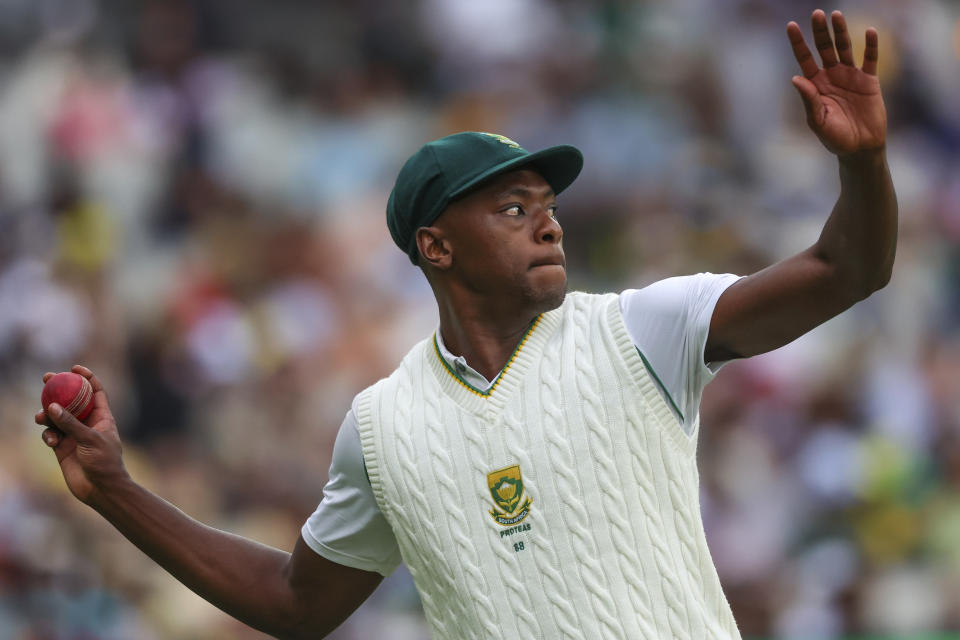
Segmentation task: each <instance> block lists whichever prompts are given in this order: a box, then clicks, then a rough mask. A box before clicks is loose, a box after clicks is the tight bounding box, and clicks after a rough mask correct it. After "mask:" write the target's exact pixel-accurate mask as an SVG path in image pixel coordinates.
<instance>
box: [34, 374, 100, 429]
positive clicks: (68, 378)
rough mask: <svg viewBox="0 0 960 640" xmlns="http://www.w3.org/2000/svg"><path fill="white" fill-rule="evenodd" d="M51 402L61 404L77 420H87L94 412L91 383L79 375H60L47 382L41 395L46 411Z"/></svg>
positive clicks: (41, 401)
mask: <svg viewBox="0 0 960 640" xmlns="http://www.w3.org/2000/svg"><path fill="white" fill-rule="evenodd" d="M51 402H56V403H57V404H59V405H60V406H61V407H63V409H64V411H67V412H69V413H71V414H73V416H74V417H76V418H77V420H81V421H82V420H85V419H86V417H87V416H89V415H90V412H91V411H93V387H91V386H90V381H89V380H87V379H86V378H84V377H83V376H82V375H80V374H79V373H71V372H69V371H65V372H63V373H58V374H56V375H54V376H53V377H52V378H50V379H49V380H47V383H46V384H45V385H43V392H42V393H41V394H40V403H41V405H42V406H43V409H44V411H46V410H47V407H49V406H50V403H51Z"/></svg>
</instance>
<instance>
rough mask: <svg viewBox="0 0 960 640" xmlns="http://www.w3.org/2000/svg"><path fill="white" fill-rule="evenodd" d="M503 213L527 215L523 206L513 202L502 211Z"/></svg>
mask: <svg viewBox="0 0 960 640" xmlns="http://www.w3.org/2000/svg"><path fill="white" fill-rule="evenodd" d="M502 213H505V214H507V215H508V216H522V215H525V213H524V211H523V207H521V206H520V205H518V204H512V205H510V206H509V207H507V208H506V209H504V210H503V211H502Z"/></svg>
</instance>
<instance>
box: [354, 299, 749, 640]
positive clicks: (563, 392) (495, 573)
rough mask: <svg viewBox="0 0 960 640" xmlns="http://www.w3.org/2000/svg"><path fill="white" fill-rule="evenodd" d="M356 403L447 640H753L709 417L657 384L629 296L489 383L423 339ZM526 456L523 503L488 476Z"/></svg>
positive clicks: (543, 324)
mask: <svg viewBox="0 0 960 640" xmlns="http://www.w3.org/2000/svg"><path fill="white" fill-rule="evenodd" d="M678 357H679V354H678ZM357 413H358V415H357V418H358V422H359V431H360V440H361V443H362V445H363V455H364V460H365V462H366V466H367V473H368V476H369V478H370V484H371V486H372V487H373V492H374V495H375V496H376V499H377V503H378V505H379V507H380V509H381V511H382V512H383V513H384V515H385V516H386V518H387V520H388V521H389V522H390V525H391V526H392V528H393V531H394V534H395V535H396V536H397V540H398V542H399V544H400V550H401V553H402V554H403V558H404V561H405V562H406V564H407V566H408V567H409V569H410V572H411V574H412V575H413V579H414V581H415V582H416V585H417V588H418V590H419V591H420V595H421V598H422V600H423V607H424V612H425V614H426V617H427V620H428V621H429V623H430V625H431V628H432V630H433V634H434V638H436V639H437V640H461V639H464V638H477V639H484V640H486V639H490V640H493V639H498V640H499V639H500V638H503V637H522V638H530V639H533V638H542V639H550V640H553V639H555V638H583V639H591V640H593V639H595V638H631V639H632V638H644V639H649V640H660V639H670V638H677V639H682V638H688V639H691V640H700V639H702V638H710V639H728V638H739V637H740V635H739V632H738V631H737V627H736V624H735V623H734V620H733V615H732V614H731V612H730V607H729V605H728V604H727V601H726V599H725V598H724V596H723V592H722V590H721V588H720V581H719V578H718V577H717V572H716V570H715V568H714V566H713V562H712V560H711V558H710V552H709V550H708V549H707V544H706V539H705V537H704V533H703V523H702V521H701V519H700V505H699V498H698V495H699V492H698V483H699V478H698V474H697V468H696V459H695V456H696V431H695V432H694V434H693V435H692V436H688V435H687V434H685V433H684V431H683V429H682V427H681V426H680V425H679V424H678V423H677V421H676V419H675V418H674V417H673V415H672V413H671V412H670V409H669V407H668V406H667V404H666V402H665V401H664V400H663V398H662V397H661V396H660V394H659V393H658V392H657V389H656V387H655V385H654V382H653V380H652V379H651V377H650V374H649V373H648V372H647V370H646V367H645V365H644V363H643V360H642V358H641V357H640V355H639V354H638V353H637V350H636V348H635V347H634V345H633V344H632V342H631V341H630V337H629V335H628V334H627V330H626V327H625V326H624V324H623V319H622V317H621V315H620V309H619V304H618V300H617V296H616V295H615V294H608V295H602V296H598V295H590V294H584V293H571V294H569V295H568V296H567V299H566V300H565V302H564V303H563V305H562V306H561V307H560V308H559V309H556V310H554V311H550V312H548V313H545V314H543V315H542V316H541V317H540V318H539V320H538V321H537V322H536V323H535V324H534V325H533V327H532V328H531V330H530V331H529V333H528V334H527V336H526V337H525V339H524V340H523V341H522V343H521V346H520V347H519V349H518V350H517V352H516V353H515V354H514V356H513V357H512V359H511V360H510V362H509V364H508V366H507V367H506V369H505V371H504V373H503V374H502V376H501V378H500V380H499V382H498V384H497V385H496V387H494V389H493V390H492V391H491V392H489V393H488V394H483V393H478V392H477V391H476V390H474V389H472V388H470V387H468V386H466V385H464V384H463V383H462V381H460V380H458V379H457V378H456V377H455V375H454V374H453V373H452V372H451V371H450V370H449V369H447V368H446V367H445V366H444V365H443V363H442V362H440V360H439V359H438V355H437V353H436V350H435V349H434V346H433V340H432V338H431V339H428V340H424V341H423V342H421V343H419V344H417V345H416V346H415V347H414V348H413V349H412V350H411V351H410V353H409V354H408V355H407V356H406V357H405V358H404V360H403V363H402V364H401V366H400V367H399V368H398V369H397V370H396V371H395V372H394V373H393V374H392V375H391V376H390V377H389V378H386V379H384V380H381V381H380V382H378V383H377V384H375V385H374V386H372V387H370V388H369V389H367V390H365V391H364V392H363V393H362V394H361V395H360V397H359V402H358V412H357ZM515 466H518V467H519V473H520V475H521V481H522V494H521V495H520V499H519V500H517V501H514V502H513V503H511V504H510V507H511V508H513V509H514V511H508V510H507V507H504V506H503V505H502V504H500V505H498V504H497V503H496V502H495V501H494V498H493V492H492V490H491V486H490V482H488V474H491V473H493V472H498V471H501V470H505V469H508V468H511V467H515ZM491 482H492V481H491ZM508 493H509V487H508ZM527 500H529V501H530V502H529V504H527V502H526V501H527ZM525 504H527V506H526V514H525V515H524V512H525V509H524V505H525ZM494 515H499V516H500V520H502V521H506V520H510V521H511V522H509V523H508V524H501V522H500V521H498V520H497V519H495V518H494Z"/></svg>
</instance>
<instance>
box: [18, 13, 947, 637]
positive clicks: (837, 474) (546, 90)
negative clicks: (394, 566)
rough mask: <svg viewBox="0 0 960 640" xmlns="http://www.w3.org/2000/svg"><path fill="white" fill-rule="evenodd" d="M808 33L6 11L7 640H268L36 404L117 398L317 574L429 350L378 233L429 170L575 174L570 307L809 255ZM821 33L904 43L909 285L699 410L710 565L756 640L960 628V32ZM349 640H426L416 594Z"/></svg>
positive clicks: (214, 505) (425, 293)
mask: <svg viewBox="0 0 960 640" xmlns="http://www.w3.org/2000/svg"><path fill="white" fill-rule="evenodd" d="M815 6H816V5H814V4H813V3H811V2H807V1H799V0H798V1H792V2H791V1H776V2H774V1H773V0H768V1H760V0H752V1H751V0H724V1H716V2H713V1H707V0H673V1H670V2H668V1H666V0H657V1H654V0H650V1H647V2H629V1H626V0H620V1H618V0H606V1H601V0H594V1H578V2H575V1H573V0H569V1H556V2H553V1H548V0H484V1H483V2H476V1H475V0H418V1H416V2H378V1H376V0H353V1H352V2H349V3H341V2H332V1H326V2H320V1H317V2H293V1H290V0H287V1H282V2H270V3H265V2H254V1H253V0H232V1H228V0H216V1H213V0H211V1H209V2H202V3H189V2H176V1H171V2H133V3H131V2H123V1H121V0H99V1H98V0H3V2H0V415H2V419H0V436H2V442H3V444H2V446H0V637H3V638H14V639H17V640H27V639H29V640H48V639H51V640H54V639H55V640H61V639H62V640H80V639H90V638H102V639H117V640H120V639H131V638H137V639H142V640H150V639H153V638H157V639H182V640H186V639H194V638H195V639H201V638H203V639H210V638H213V639H217V638H223V639H227V638H230V639H243V638H261V637H263V636H261V635H260V634H258V633H255V632H252V631H249V630H246V628H245V627H242V626H241V625H239V624H238V623H235V622H232V621H231V620H230V619H229V618H227V617H226V616H224V615H223V614H221V613H219V612H218V611H217V610H215V609H214V608H213V607H211V606H209V605H207V604H205V603H204V602H202V601H201V600H199V599H198V598H196V597H195V596H193V595H192V594H190V593H189V592H188V591H187V590H186V589H184V588H182V587H180V586H179V585H178V584H177V583H175V582H174V581H173V580H172V579H171V578H169V577H168V576H167V575H166V574H165V573H163V572H162V571H161V570H160V569H158V568H156V567H155V566H154V565H153V564H152V563H151V562H150V561H149V560H148V559H146V558H145V557H144V556H143V555H141V554H140V553H139V552H138V551H136V550H135V549H134V548H133V547H132V546H130V545H129V544H127V543H126V541H124V540H123V539H122V538H121V537H120V536H119V534H117V533H116V532H115V531H114V530H113V529H112V528H110V527H109V525H107V524H105V523H104V522H102V521H101V520H100V519H99V518H98V517H97V516H96V515H95V514H94V513H93V512H92V511H91V510H89V509H87V508H85V507H83V506H82V505H80V504H79V503H77V502H75V501H74V500H73V499H72V498H71V497H70V496H69V494H68V492H67V490H66V489H65V488H64V485H63V482H62V479H61V478H60V476H59V472H58V469H57V467H56V465H55V462H54V458H53V456H52V455H51V454H50V452H49V451H48V450H46V448H45V447H44V446H43V445H42V443H41V442H40V438H39V430H38V429H37V428H36V427H35V426H34V425H33V424H32V420H31V416H32V413H33V412H34V411H35V410H36V408H37V405H38V398H39V393H40V386H41V383H40V375H41V374H42V373H43V372H44V371H46V370H55V371H56V370H63V369H66V368H68V367H69V366H70V365H71V364H72V363H74V362H84V363H86V364H88V365H89V366H91V367H92V368H93V369H94V370H96V371H97V372H98V373H99V374H100V376H101V377H102V379H103V380H104V382H105V383H106V385H107V387H108V389H109V390H110V393H111V397H112V401H113V404H114V408H115V410H116V413H117V416H118V419H119V422H120V426H121V433H122V435H123V437H124V438H125V441H126V445H125V446H126V459H127V464H128V466H129V468H130V470H131V471H132V472H133V474H134V476H135V477H136V478H137V479H138V480H140V481H142V482H143V483H144V484H145V485H146V486H148V487H150V488H151V489H153V490H155V491H157V492H158V493H159V494H160V495H162V496H164V497H166V498H168V499H169V500H171V501H172V502H174V503H175V504H177V505H179V506H180V507H182V508H183V509H184V510H185V511H186V512H188V513H189V514H191V515H193V516H195V517H197V518H198V519H200V520H202V521H204V522H207V523H210V524H213V525H215V526H218V527H222V528H225V529H228V530H231V531H234V532H238V533H241V534H244V535H247V536H251V537H253V538H256V539H259V540H261V541H264V542H267V543H271V544H274V545H277V546H280V547H283V548H287V549H289V548H291V547H292V544H293V542H294V540H295V539H296V536H297V535H298V528H299V526H300V524H301V523H302V522H303V520H304V518H305V517H306V516H307V515H308V514H309V513H310V512H311V511H312V510H313V508H314V507H315V505H316V503H317V501H318V500H319V499H320V497H321V488H322V486H323V484H324V482H325V480H326V475H327V467H328V464H329V461H330V454H331V449H332V445H333V441H334V437H335V435H336V431H337V428H338V426H339V424H340V421H341V419H342V417H343V414H344V412H345V411H346V410H347V408H348V407H349V404H350V400H351V398H352V396H353V395H354V394H355V393H356V392H357V391H359V390H360V389H362V388H363V387H365V386H366V385H368V384H369V383H371V382H373V381H374V380H376V379H377V378H379V377H381V376H383V375H385V374H386V373H388V372H389V371H391V370H392V368H393V367H394V365H395V363H396V362H397V361H398V359H399V358H400V356H401V355H402V354H403V353H404V352H405V351H406V350H407V348H408V347H409V345H411V344H412V343H413V341H415V340H416V339H419V338H420V337H421V336H423V335H424V334H425V333H426V332H428V331H430V330H432V328H433V327H434V323H435V321H436V320H435V312H434V310H433V303H432V297H431V295H430V291H429V289H428V288H427V286H426V285H425V284H424V282H423V281H422V279H421V277H420V275H419V273H418V271H417V270H415V269H414V268H412V267H411V266H410V264H409V263H408V262H407V259H406V257H405V256H404V255H403V253H402V252H400V251H398V250H397V249H396V248H395V247H394V246H393V244H392V243H391V241H390V238H389V235H388V234H387V231H386V227H385V225H384V214H383V209H384V204H385V201H386V197H387V194H388V192H389V189H390V186H391V184H392V179H393V177H394V176H395V174H396V171H397V170H398V168H399V165H400V164H401V163H402V161H403V160H404V158H405V157H406V156H407V155H408V154H409V153H411V152H412V151H413V150H415V149H416V148H417V147H418V146H419V145H420V144H422V143H423V142H424V141H426V140H428V139H432V138H434V137H438V136H440V135H444V134H446V133H449V132H452V131H456V130H462V129H479V130H488V131H496V132H501V133H504V134H506V135H508V136H511V137H513V138H515V139H517V140H519V141H520V142H521V144H523V145H525V146H527V147H528V148H530V149H535V148H539V147H542V146H545V145H549V144H556V143H566V142H569V143H572V144H576V145H578V146H579V147H580V148H581V149H582V150H583V151H584V154H585V156H586V168H585V170H584V173H583V175H582V177H581V178H580V179H579V180H578V182H577V183H576V184H575V185H574V186H573V187H572V188H571V189H570V190H569V192H567V193H565V194H564V195H563V197H562V198H561V211H560V218H561V220H562V223H563V225H564V229H565V234H566V243H565V244H566V248H567V253H568V261H569V274H570V281H571V286H572V287H574V288H579V289H585V290H591V291H599V290H618V289H622V288H627V287H640V286H643V285H645V284H648V283H650V282H652V281H655V280H657V279H660V278H663V277H666V276H671V275H680V274H686V273H693V272H697V271H703V270H710V271H714V272H725V271H730V272H736V273H749V272H751V271H753V270H755V269H757V268H759V267H761V266H764V265H767V264H768V263H770V262H772V261H774V260H776V259H779V258H782V257H785V256H787V255H789V254H790V253H792V252H794V251H796V250H798V249H800V248H802V247H804V246H806V245H808V244H809V243H811V242H813V240H814V239H815V238H816V235H817V233H818V231H819V229H820V227H821V225H822V224H823V222H824V220H825V219H826V216H827V214H828V212H829V211H830V208H831V207H832V205H833V202H834V200H835V198H836V195H837V193H838V180H837V177H836V173H837V169H836V162H835V161H834V159H833V158H832V157H830V156H829V155H828V154H827V152H826V151H824V150H823V149H822V148H821V147H820V145H819V143H818V142H817V141H816V139H815V138H814V136H813V135H812V134H810V133H809V132H808V131H807V129H806V126H805V123H804V117H803V113H802V109H801V107H800V102H799V99H798V97H797V96H796V94H795V93H794V90H793V89H792V87H791V85H790V77H791V75H793V74H795V73H797V70H796V65H795V63H794V61H793V59H792V57H791V53H790V48H789V46H788V45H787V40H786V37H785V35H784V25H785V23H786V22H787V21H788V20H790V19H796V20H797V21H798V22H800V23H801V25H802V26H803V28H804V30H805V32H806V33H807V34H808V38H809V23H808V16H809V14H810V11H811V10H812V9H813V8H815ZM823 8H824V9H826V10H828V11H829V10H831V9H833V8H840V9H843V10H844V11H845V12H846V13H847V16H848V21H849V23H850V25H851V31H852V32H853V33H855V34H856V38H855V46H856V47H857V51H858V53H857V59H858V61H859V59H860V57H859V51H860V49H861V48H862V33H863V29H864V28H865V27H866V26H868V24H873V25H875V26H877V27H878V28H879V31H880V42H881V65H880V69H881V77H882V82H883V87H884V93H885V97H886V101H887V107H888V111H889V116H890V131H889V138H890V142H889V149H888V151H889V160H890V164H891V167H892V170H893V174H894V180H895V184H896V186H897V190H898V193H899V198H900V212H901V225H900V244H899V251H898V258H897V264H896V268H895V272H894V276H893V280H892V282H891V283H890V285H889V286H888V287H887V289H885V290H884V291H882V292H881V293H879V294H877V295H875V296H874V297H873V298H871V299H870V300H868V301H867V302H865V303H862V304H860V305H858V306H857V307H856V308H855V309H853V310H852V311H850V312H847V313H846V314H844V315H843V316H841V317H840V318H838V319H836V320H834V321H832V322H830V323H828V324H827V325H825V326H823V327H821V328H820V329H818V330H816V331H814V332H813V333H812V334H810V335H808V336H806V337H804V338H803V339H801V340H799V341H798V342H796V343H794V344H792V345H790V346H788V347H786V348H784V349H781V350H779V351H777V352H774V353H772V354H769V355H767V356H764V357H758V358H754V359H752V360H750V361H746V362H740V363H734V364H731V365H729V366H727V367H726V368H725V369H724V370H723V372H722V373H721V375H720V376H719V377H718V378H717V379H716V381H714V382H713V383H712V384H711V385H710V386H709V387H708V388H707V392H706V394H705V397H704V401H703V410H702V425H703V427H702V429H703V430H702V438H701V444H700V458H701V470H702V471H701V473H702V475H701V480H702V503H703V505H702V506H703V513H704V519H705V523H706V528H707V534H708V539H709V542H710V545H711V548H712V550H713V554H714V558H715V560H716V564H717V567H718V570H719V572H720V576H721V579H722V581H723V584H724V586H725V589H726V593H727V595H728V597H729V599H730V602H731V604H732V606H733V609H734V612H735V614H736V618H737V620H738V622H739V624H740V626H741V628H742V630H743V632H744V634H745V635H746V636H749V637H755V638H756V637H777V638H840V637H852V636H853V635H856V634H868V633H870V634H873V633H875V634H880V635H889V636H891V637H893V636H896V637H921V635H920V634H921V633H924V632H930V633H933V632H937V631H948V630H960V334H958V325H960V287H958V280H957V278H958V271H960V252H958V250H957V246H958V245H957V238H958V236H960V155H958V147H960V109H958V108H957V105H958V104H960V73H958V70H960V66H958V55H960V22H958V18H960V6H958V4H957V3H956V2H948V1H946V0H912V1H911V2H900V1H899V0H875V1H871V2H867V1H863V2H847V3H844V4H841V5H840V6H839V7H833V6H824V7H823ZM332 637H334V638H337V639H340V640H345V639H354V638H356V639H367V638H380V639H385V640H414V639H420V638H426V637H427V634H426V631H425V629H424V626H423V623H422V618H421V616H420V613H419V610H418V603H417V598H416V594H415V592H414V590H413V587H412V585H411V582H410V580H409V577H408V576H407V575H406V573H405V572H404V570H403V569H401V570H400V571H398V573H397V575H395V576H393V577H391V578H390V579H388V580H387V581H386V582H385V583H384V584H383V586H382V587H381V588H380V589H379V591H378V592H377V593H376V594H375V596H374V597H373V598H372V599H371V600H370V601H369V602H368V603H367V604H366V605H364V606H363V607H362V608H361V610H360V611H359V612H358V613H357V614H355V615H354V616H353V618H352V619H351V620H350V621H349V622H348V623H346V624H345V625H344V626H343V627H342V628H341V629H340V630H338V631H337V632H336V633H334V635H333V636H332ZM858 637H859V636H858ZM922 637H927V636H922ZM930 637H932V636H930Z"/></svg>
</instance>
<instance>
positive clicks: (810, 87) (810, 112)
mask: <svg viewBox="0 0 960 640" xmlns="http://www.w3.org/2000/svg"><path fill="white" fill-rule="evenodd" d="M793 86H794V87H796V89H797V92H798V93H799V94H800V98H801V99H802V100H803V108H804V110H805V111H806V112H807V123H808V124H809V125H810V126H811V127H816V126H818V125H819V124H820V121H821V120H822V119H823V116H822V114H823V101H822V100H821V99H820V92H819V91H817V87H816V86H815V85H814V84H813V83H812V82H810V81H809V80H808V79H806V78H801V77H800V76H793Z"/></svg>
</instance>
